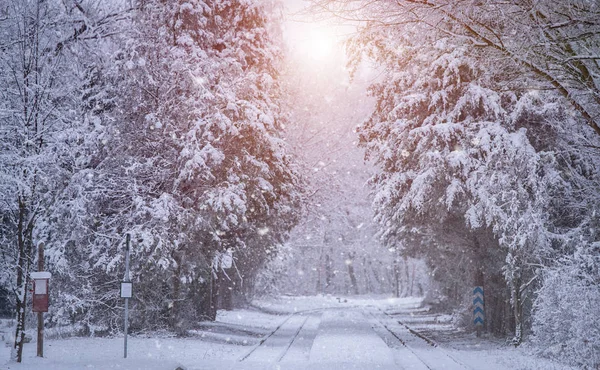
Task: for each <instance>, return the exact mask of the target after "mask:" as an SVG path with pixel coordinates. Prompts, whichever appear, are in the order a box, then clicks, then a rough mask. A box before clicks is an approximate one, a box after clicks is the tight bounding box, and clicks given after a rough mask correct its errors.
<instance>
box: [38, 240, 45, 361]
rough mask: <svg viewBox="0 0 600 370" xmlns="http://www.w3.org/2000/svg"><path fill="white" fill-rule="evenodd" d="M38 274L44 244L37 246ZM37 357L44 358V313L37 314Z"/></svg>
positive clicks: (41, 269) (42, 268) (42, 258)
mask: <svg viewBox="0 0 600 370" xmlns="http://www.w3.org/2000/svg"><path fill="white" fill-rule="evenodd" d="M37 267H38V268H37V270H38V272H42V271H44V243H43V242H42V243H40V244H39V245H38V266H37ZM37 322H38V332H37V357H44V313H43V312H38V313H37Z"/></svg>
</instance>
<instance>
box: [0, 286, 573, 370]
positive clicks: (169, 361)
mask: <svg viewBox="0 0 600 370" xmlns="http://www.w3.org/2000/svg"><path fill="white" fill-rule="evenodd" d="M420 307H421V300H420V299H419V298H402V299H395V298H385V297H360V298H350V297H347V298H345V297H333V296H319V297H280V298H276V299H270V300H264V301H257V302H255V304H254V306H253V307H249V308H247V309H240V310H234V311H229V312H225V311H222V312H220V313H219V315H218V318H217V321H216V322H215V323H200V324H199V325H198V328H197V329H195V330H193V331H191V332H190V336H189V337H186V338H175V337H172V336H169V335H167V334H164V333H162V334H160V333H156V334H155V335H152V336H133V337H130V338H129V340H128V347H129V352H128V358H127V359H123V358H122V357H123V338H122V337H121V338H70V339H52V340H46V343H45V349H44V354H45V358H37V357H35V352H36V345H35V343H29V344H27V345H26V346H25V353H24V360H23V363H21V364H16V363H10V362H9V355H10V348H9V347H2V348H0V369H3V370H4V369H6V370H8V369H10V370H13V369H14V370H33V369H43V370H75V369H148V370H175V369H177V368H178V367H179V368H181V369H188V370H191V369H294V370H295V369H328V370H329V369H340V370H341V369H428V368H429V369H492V370H493V369H569V367H567V366H563V365H560V364H557V363H554V362H551V361H548V360H545V359H540V358H537V357H535V356H533V355H532V354H530V353H528V351H527V349H524V348H514V347H511V346H508V345H506V344H504V343H502V342H498V341H494V340H491V339H487V338H483V339H479V338H475V337H474V336H472V335H469V334H465V333H460V332H456V331H455V330H453V329H452V327H451V325H450V322H449V317H448V316H444V315H433V314H429V313H428V312H427V311H426V310H424V309H422V308H420Z"/></svg>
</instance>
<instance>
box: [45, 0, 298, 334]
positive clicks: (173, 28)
mask: <svg viewBox="0 0 600 370" xmlns="http://www.w3.org/2000/svg"><path fill="white" fill-rule="evenodd" d="M138 5H139V7H138V9H137V11H136V12H135V13H134V15H133V22H132V23H131V25H130V28H129V31H128V32H126V33H124V34H123V35H122V36H120V37H119V39H117V40H116V41H115V42H116V43H117V48H116V51H115V52H114V54H113V59H112V60H108V61H107V64H105V65H103V66H102V68H103V70H101V71H100V72H101V76H102V80H103V81H104V82H102V84H103V85H104V87H103V89H104V91H105V93H102V94H99V93H98V94H96V95H105V96H113V97H114V98H113V99H112V100H110V101H108V103H107V104H108V105H109V106H107V107H106V108H105V109H102V110H101V111H98V112H97V113H96V115H97V117H98V119H100V120H101V121H102V122H105V123H106V129H105V130H104V132H105V134H104V140H105V142H104V144H103V148H102V150H101V151H99V152H98V156H97V158H96V159H95V161H96V162H97V165H96V166H95V167H94V169H93V173H91V174H90V176H91V177H92V178H93V179H94V184H93V189H92V191H91V192H90V193H89V194H88V201H87V206H86V207H87V208H86V212H87V214H88V215H89V217H88V220H87V227H88V229H89V231H90V232H89V233H88V235H87V237H86V238H85V239H84V240H83V243H81V244H82V245H81V244H80V242H79V241H77V240H73V242H72V246H73V247H74V246H77V248H78V250H75V249H73V250H72V254H71V255H70V258H68V261H67V265H69V266H70V267H71V269H72V270H75V271H76V275H79V276H83V275H86V276H88V278H87V279H85V280H84V281H81V282H79V283H77V284H84V286H83V287H82V288H84V289H75V291H82V292H83V293H82V296H81V297H77V296H76V295H73V294H69V295H68V296H67V295H65V300H64V304H65V306H64V310H62V313H63V314H67V311H68V309H67V304H68V303H69V302H73V301H76V302H80V303H81V304H79V305H78V307H79V309H78V310H77V312H73V314H74V315H75V316H76V317H77V321H79V322H83V323H89V324H94V323H100V324H101V327H104V329H109V330H118V326H117V325H116V324H117V323H118V321H117V320H118V315H116V311H115V308H116V307H117V302H118V294H117V293H116V290H117V286H116V285H114V284H113V285H112V286H109V282H110V281H115V279H120V278H121V276H122V273H123V252H124V246H123V240H124V238H123V235H124V234H125V233H130V234H131V235H132V241H133V249H132V263H133V265H132V278H133V280H134V281H135V282H136V285H137V288H136V300H135V304H136V310H135V312H136V313H135V314H134V316H133V317H132V320H133V325H134V326H136V327H146V328H147V327H152V326H154V327H156V326H164V325H168V326H171V327H173V328H175V329H178V328H179V329H182V330H185V328H186V322H187V320H190V319H195V318H202V317H205V318H206V317H208V318H211V317H212V318H214V315H215V310H216V307H217V304H218V303H222V304H226V303H227V302H229V301H230V297H225V298H222V297H221V296H215V297H211V296H210V294H209V292H211V291H212V292H219V293H221V295H223V294H224V293H229V292H230V291H231V290H233V291H234V292H236V291H239V292H244V291H245V289H247V288H248V285H250V283H251V281H252V277H253V274H254V273H255V271H256V269H257V268H258V267H259V266H260V265H261V264H263V263H264V262H265V259H267V258H268V257H269V255H270V253H269V252H270V250H271V249H272V248H275V247H276V246H277V244H279V243H281V241H282V240H283V238H284V237H285V235H286V233H287V231H288V230H289V228H290V227H291V226H292V225H294V224H295V222H296V220H297V218H298V215H297V209H298V208H299V207H300V202H299V199H300V198H299V194H300V190H299V186H298V185H299V184H300V182H301V180H300V177H299V176H298V174H297V173H296V171H295V169H294V163H293V161H292V160H291V158H290V157H289V155H288V154H286V144H285V143H284V142H283V140H281V139H280V138H279V131H280V129H281V124H282V123H281V122H282V120H283V117H282V116H281V114H280V112H279V108H278V103H277V100H278V99H279V97H278V94H279V93H278V89H279V87H278V82H277V74H276V70H277V68H276V63H277V62H278V59H279V55H278V46H277V43H278V40H277V34H274V30H276V17H277V9H276V7H275V4H271V3H267V2H240V1H211V2H201V1H168V2H163V1H145V2H140V3H139V4H138ZM226 250H231V251H233V258H234V261H235V263H234V265H233V266H232V268H231V269H230V270H227V271H224V270H223V269H222V268H223V267H225V266H223V265H221V264H220V263H219V262H218V261H219V260H220V259H219V258H220V256H221V254H222V253H223V252H225V251H226ZM82 259H83V260H84V262H83V264H82V263H81V260H82ZM228 267H229V266H228ZM70 273H72V272H70ZM210 284H213V286H212V288H211V286H210ZM228 288H232V289H231V290H230V289H228ZM69 297H71V298H69ZM67 298H69V299H67ZM92 301H96V302H98V301H100V302H103V303H104V304H103V305H98V304H93V305H92V304H90V303H91V302H92ZM106 317H109V318H110V320H108V322H107V321H106V320H105V319H104V318H106ZM56 319H57V320H63V321H64V318H62V319H61V318H60V317H57V318H56ZM88 327H93V325H88Z"/></svg>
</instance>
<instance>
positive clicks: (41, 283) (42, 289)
mask: <svg viewBox="0 0 600 370" xmlns="http://www.w3.org/2000/svg"><path fill="white" fill-rule="evenodd" d="M33 312H48V279H34V280H33Z"/></svg>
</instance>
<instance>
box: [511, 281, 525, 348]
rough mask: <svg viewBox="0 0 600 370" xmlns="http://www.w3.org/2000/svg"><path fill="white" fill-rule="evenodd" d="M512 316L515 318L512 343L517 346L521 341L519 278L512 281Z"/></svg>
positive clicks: (521, 314) (521, 312)
mask: <svg viewBox="0 0 600 370" xmlns="http://www.w3.org/2000/svg"><path fill="white" fill-rule="evenodd" d="M513 294H514V297H513V316H514V318H515V337H514V338H513V340H512V343H513V344H514V345H515V346H518V345H520V344H521V342H522V341H523V301H522V299H521V298H522V297H521V278H520V277H519V278H515V280H514V281H513Z"/></svg>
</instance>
